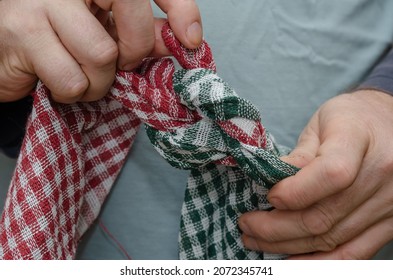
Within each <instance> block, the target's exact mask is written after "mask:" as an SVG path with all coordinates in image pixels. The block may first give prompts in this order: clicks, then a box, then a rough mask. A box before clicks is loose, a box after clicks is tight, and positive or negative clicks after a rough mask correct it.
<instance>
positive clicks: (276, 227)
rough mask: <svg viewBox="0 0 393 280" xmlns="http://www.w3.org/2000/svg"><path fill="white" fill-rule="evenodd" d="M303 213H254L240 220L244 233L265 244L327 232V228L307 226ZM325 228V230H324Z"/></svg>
mask: <svg viewBox="0 0 393 280" xmlns="http://www.w3.org/2000/svg"><path fill="white" fill-rule="evenodd" d="M305 211H306V210H302V211H285V210H284V211H282V210H273V211H254V212H248V213H245V214H243V215H242V216H241V217H240V218H239V227H240V229H241V230H242V232H243V233H244V234H245V235H247V236H249V237H252V238H254V239H257V240H261V241H264V242H269V243H273V242H282V241H287V240H293V239H298V238H303V237H309V236H314V235H316V234H320V233H323V232H325V230H323V229H324V228H325V227H322V226H321V225H318V224H315V225H313V227H309V225H307V224H305V223H304V221H303V213H304V212H305ZM322 228H323V229H322Z"/></svg>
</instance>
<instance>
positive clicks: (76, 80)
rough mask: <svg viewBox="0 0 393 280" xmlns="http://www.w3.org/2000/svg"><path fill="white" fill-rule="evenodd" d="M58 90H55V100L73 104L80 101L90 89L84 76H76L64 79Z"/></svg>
mask: <svg viewBox="0 0 393 280" xmlns="http://www.w3.org/2000/svg"><path fill="white" fill-rule="evenodd" d="M60 84H61V85H60V86H59V88H58V89H57V90H53V91H52V93H53V98H54V99H55V100H56V101H58V102H61V103H71V102H74V101H76V100H77V99H79V98H80V97H81V96H82V95H83V94H84V92H85V91H86V89H87V87H88V81H87V79H85V77H84V76H83V75H79V74H76V75H75V74H74V75H73V76H71V77H70V78H69V79H63V81H61V82H60Z"/></svg>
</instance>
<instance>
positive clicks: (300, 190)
mask: <svg viewBox="0 0 393 280" xmlns="http://www.w3.org/2000/svg"><path fill="white" fill-rule="evenodd" d="M392 124H393V97H392V96H390V95H388V94H385V93H382V92H378V91H366V90H364V91H359V92H355V93H351V94H343V95H340V96H337V97H335V98H333V99H331V100H330V101H328V102H327V103H325V104H324V105H323V106H322V107H321V108H320V109H319V110H318V111H317V112H316V114H315V115H314V116H313V117H312V119H311V120H310V122H309V124H308V125H307V126H306V128H305V130H304V131H303V132H302V134H301V136H300V138H299V143H298V145H297V147H296V148H295V149H294V151H293V152H292V153H291V154H290V155H289V156H288V157H286V158H284V160H286V161H287V162H289V163H292V164H294V165H297V166H299V167H302V169H301V170H300V171H299V172H298V173H297V174H296V175H295V176H292V177H289V178H287V179H285V180H283V181H281V182H280V183H278V184H277V185H276V186H274V187H273V189H272V190H271V192H270V193H269V195H268V199H269V201H270V202H271V204H272V205H273V206H274V207H275V208H276V210H273V211H271V212H259V211H256V212H252V213H246V214H244V215H243V216H242V217H241V218H240V220H239V226H240V228H241V229H242V230H243V241H244V244H245V246H246V247H248V248H250V249H253V250H263V251H267V252H277V253H287V254H300V255H298V256H293V257H292V259H369V258H371V257H372V256H373V255H374V254H376V253H377V251H378V250H379V249H380V248H382V247H383V245H385V244H386V243H388V242H389V241H390V240H392V239H393V141H392V139H393V129H392Z"/></svg>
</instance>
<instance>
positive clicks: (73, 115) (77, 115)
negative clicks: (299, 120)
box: [0, 24, 296, 259]
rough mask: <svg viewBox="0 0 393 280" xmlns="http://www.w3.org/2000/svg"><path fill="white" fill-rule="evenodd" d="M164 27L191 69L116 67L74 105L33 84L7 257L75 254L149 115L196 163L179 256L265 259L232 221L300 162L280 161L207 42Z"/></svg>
mask: <svg viewBox="0 0 393 280" xmlns="http://www.w3.org/2000/svg"><path fill="white" fill-rule="evenodd" d="M163 38H164V41H165V43H166V45H167V46H168V48H169V49H170V51H171V52H172V53H173V55H174V56H175V58H176V59H177V60H178V61H179V63H180V65H181V66H182V67H183V68H184V69H185V70H180V71H178V72H176V73H175V68H174V64H173V62H172V60H170V59H167V58H164V59H146V60H145V61H144V63H143V64H142V66H141V67H140V69H137V70H136V71H134V72H118V73H117V76H116V80H115V83H114V85H113V87H112V88H111V90H110V92H109V94H108V95H107V97H105V98H103V99H101V100H99V101H96V102H91V103H78V104H73V105H61V104H57V103H54V102H52V101H51V100H50V97H49V96H50V94H49V91H48V89H47V88H46V87H45V85H43V84H42V83H39V84H38V85H37V88H36V90H35V92H34V93H33V94H32V95H33V97H34V103H33V110H32V113H31V115H30V117H29V120H28V123H27V128H26V136H25V139H24V141H23V144H22V148H21V152H20V155H19V158H18V162H17V167H16V169H15V173H14V176H13V178H12V181H11V185H10V188H9V192H8V195H7V199H6V204H5V207H4V211H3V213H2V217H1V221H0V258H1V259H73V258H74V257H75V252H76V248H77V244H78V241H79V240H80V238H81V237H82V235H83V234H84V232H85V231H86V230H87V229H88V228H89V226H90V225H91V224H92V222H93V221H94V220H95V219H96V217H97V215H98V213H99V211H100V208H101V205H102V203H103V201H104V200H105V197H106V195H107V194H108V193H109V191H110V189H111V186H112V185H113V183H114V181H115V179H116V177H117V175H118V173H119V171H120V170H121V167H122V165H123V163H124V160H125V157H126V155H127V154H128V152H129V149H130V147H131V145H132V142H133V139H134V137H135V135H136V133H137V130H138V127H139V125H140V123H141V122H143V123H145V124H146V130H147V133H148V135H149V138H150V139H151V141H152V143H153V145H154V146H155V147H156V149H157V150H158V151H159V153H160V154H161V155H163V156H164V157H165V158H166V159H167V160H168V161H169V162H170V163H171V164H172V165H174V166H176V167H179V168H187V169H191V176H190V179H189V182H188V188H187V193H186V197H185V203H184V207H183V213H182V221H181V230H180V241H179V244H180V257H181V258H188V259H200V258H212V259H215V258H230V259H234V258H263V257H265V258H269V256H267V255H265V256H263V254H259V253H255V252H249V251H247V250H245V249H244V248H243V247H242V245H241V241H240V235H239V231H238V229H237V226H236V220H237V217H238V216H239V215H240V214H241V213H243V212H245V211H250V210H255V209H266V208H268V207H269V205H268V203H267V201H266V191H267V189H266V187H268V186H269V185H271V184H273V183H275V182H276V181H278V180H280V179H282V178H284V177H286V176H290V175H292V174H294V173H295V172H296V169H295V168H293V167H291V166H289V165H287V164H285V163H283V162H281V161H280V160H278V158H277V155H278V154H279V152H278V149H277V148H276V147H275V146H274V144H273V141H272V139H271V138H270V136H269V135H268V134H267V133H266V132H265V129H264V128H263V126H262V125H261V123H260V117H259V113H258V110H256V108H255V107H254V106H253V105H252V104H250V103H249V102H248V101H246V100H244V99H241V98H239V97H238V96H237V95H236V94H235V93H234V92H233V90H231V89H230V87H229V86H228V85H226V84H225V83H224V82H223V81H222V80H221V79H220V78H219V77H218V76H217V75H216V74H215V64H214V61H213V59H212V55H211V51H210V49H209V47H208V46H207V44H206V43H205V42H204V43H203V44H202V46H201V47H200V48H199V49H198V50H195V51H191V50H187V49H185V48H184V47H183V46H182V45H181V44H180V43H179V41H177V40H176V39H175V37H174V35H173V33H172V31H171V30H170V27H169V25H168V24H166V25H165V26H164V28H163ZM266 182H267V183H266Z"/></svg>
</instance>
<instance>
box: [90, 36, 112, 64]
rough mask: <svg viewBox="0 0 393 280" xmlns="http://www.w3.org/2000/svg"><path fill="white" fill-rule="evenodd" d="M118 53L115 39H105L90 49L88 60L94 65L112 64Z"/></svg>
mask: <svg viewBox="0 0 393 280" xmlns="http://www.w3.org/2000/svg"><path fill="white" fill-rule="evenodd" d="M118 55H119V50H118V48H117V45H116V43H115V41H113V40H105V41H102V42H101V43H99V44H97V45H96V46H95V47H94V48H92V49H91V50H90V54H89V57H90V61H91V63H92V64H93V65H94V66H95V67H106V66H109V65H113V64H114V63H115V62H116V60H117V57H118Z"/></svg>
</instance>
